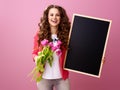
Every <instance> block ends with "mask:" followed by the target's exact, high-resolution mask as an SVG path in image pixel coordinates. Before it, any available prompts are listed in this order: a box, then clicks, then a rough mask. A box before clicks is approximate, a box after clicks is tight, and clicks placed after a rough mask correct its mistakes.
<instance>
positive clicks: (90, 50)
mask: <svg viewBox="0 0 120 90" xmlns="http://www.w3.org/2000/svg"><path fill="white" fill-rule="evenodd" d="M110 26H111V20H106V19H101V18H96V17H91V16H86V15H79V14H74V15H73V18H72V23H71V29H70V34H69V41H68V48H69V49H68V50H67V52H66V57H65V63H64V69H66V70H69V71H73V72H78V73H82V74H86V75H90V76H94V77H100V75H101V70H102V65H103V63H102V62H103V59H104V57H105V49H106V44H107V41H108V34H109V29H110Z"/></svg>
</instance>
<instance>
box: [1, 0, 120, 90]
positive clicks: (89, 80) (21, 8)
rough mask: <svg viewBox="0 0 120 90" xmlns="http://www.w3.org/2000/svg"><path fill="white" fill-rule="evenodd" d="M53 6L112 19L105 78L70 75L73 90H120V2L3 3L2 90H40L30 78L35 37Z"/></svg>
mask: <svg viewBox="0 0 120 90" xmlns="http://www.w3.org/2000/svg"><path fill="white" fill-rule="evenodd" d="M49 4H58V5H61V6H63V7H64V8H65V9H66V11H67V14H68V16H69V18H70V20H71V19H72V15H73V13H78V14H83V15H88V16H94V17H99V18H105V19H110V20H112V26H111V30H110V35H109V39H108V44H107V48H106V55H105V56H106V61H105V64H104V65H103V69H102V73H101V78H100V79H98V78H94V77H91V76H87V75H83V74H78V73H73V72H70V82H71V90H120V70H119V69H120V55H119V54H120V48H119V47H120V40H119V39H120V12H119V11H120V10H119V9H120V8H119V4H120V1H119V0H79V1H78V0H76V1H75V0H71V1H70V0H59V1H58V0H49V1H48V0H0V90H37V88H36V83H35V82H34V81H33V82H31V81H30V80H31V78H30V77H27V75H28V73H29V72H30V71H31V70H32V68H33V67H34V65H35V64H34V62H33V61H32V54H31V53H32V47H33V36H34V34H35V32H36V30H37V28H38V26H37V24H38V22H39V18H40V17H41V14H42V13H43V10H44V9H45V8H46V7H47V6H48V5H49Z"/></svg>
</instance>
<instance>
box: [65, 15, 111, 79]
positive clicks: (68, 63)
mask: <svg viewBox="0 0 120 90" xmlns="http://www.w3.org/2000/svg"><path fill="white" fill-rule="evenodd" d="M76 17H77V19H79V18H80V19H81V20H83V23H84V25H85V22H87V24H86V25H89V24H90V23H93V25H94V23H95V22H97V23H98V24H97V25H98V26H99V24H101V25H103V26H104V23H105V27H107V29H105V30H106V34H105V35H104V38H103V39H104V43H103V45H101V46H102V47H103V50H101V51H102V54H101V55H100V56H101V58H99V63H98V66H97V68H98V67H99V68H98V69H97V70H96V71H97V73H96V71H94V70H91V71H92V73H91V71H90V70H88V72H87V71H86V70H87V69H86V70H84V69H83V70H82V67H84V66H82V65H81V67H80V65H79V64H77V65H79V66H77V65H73V64H74V61H71V57H72V56H73V55H74V54H75V53H72V50H73V48H72V47H71V46H70V45H71V44H74V43H73V41H74V40H72V39H71V38H72V35H73V34H72V33H74V32H73V29H74V28H73V27H74V26H75V20H77V19H76ZM87 19H88V21H87ZM90 20H91V21H90ZM89 21H90V22H89ZM80 22H81V21H80ZM99 22H100V23H99ZM102 23H103V24H102ZM106 23H107V24H106ZM111 23H112V21H111V20H107V19H102V18H97V17H92V16H86V15H80V14H73V18H72V23H71V28H70V33H69V39H68V50H67V52H66V55H65V62H64V69H65V70H69V71H72V72H77V73H81V74H85V75H89V76H93V77H98V78H100V75H101V70H102V66H103V62H104V58H105V50H106V45H107V41H108V37H109V32H110V27H111ZM76 24H78V25H76V26H78V27H79V26H80V25H82V23H76ZM93 25H91V26H89V27H93ZM86 27H87V26H86ZM93 29H94V28H93ZM103 29H104V27H103ZM74 31H75V30H74ZM103 33H104V31H103ZM77 34H78V33H77ZM93 34H94V33H93ZM73 36H74V37H75V35H73ZM83 37H84V36H83ZM78 40H79V39H78ZM76 43H77V42H76ZM81 44H82V43H81ZM83 44H84V43H83ZM83 46H84V45H83ZM98 46H99V45H98ZM74 48H75V46H74ZM97 48H99V47H97ZM71 49H72V50H71ZM76 50H77V49H76ZM78 50H81V49H79V48H78ZM73 51H74V50H73ZM81 51H82V50H81ZM69 52H71V54H70V53H69ZM74 52H75V51H74ZM96 56H97V55H96ZM100 56H99V57H100ZM72 58H76V57H74V56H73V57H72ZM80 59H81V58H79V61H80ZM93 59H94V58H93ZM79 61H78V63H81V62H79ZM94 61H95V60H94ZM83 62H84V61H83ZM86 62H87V61H86ZM88 62H90V61H88ZM95 62H97V61H95ZM84 63H85V62H84ZM93 64H95V63H93ZM84 65H85V64H84ZM91 65H92V64H91ZM88 66H89V65H88ZM76 67H77V68H78V69H76ZM79 67H80V68H81V70H80V69H79ZM94 68H95V66H94V67H93V68H92V67H90V69H94ZM94 72H95V73H94Z"/></svg>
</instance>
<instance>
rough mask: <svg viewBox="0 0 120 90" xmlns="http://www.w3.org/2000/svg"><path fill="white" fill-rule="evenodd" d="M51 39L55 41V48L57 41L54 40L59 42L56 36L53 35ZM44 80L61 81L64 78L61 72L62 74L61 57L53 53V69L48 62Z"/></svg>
mask: <svg viewBox="0 0 120 90" xmlns="http://www.w3.org/2000/svg"><path fill="white" fill-rule="evenodd" d="M51 38H52V39H53V45H54V46H55V45H56V44H57V41H55V40H54V39H56V40H58V38H57V35H56V34H52V36H51ZM42 78H44V79H59V78H62V76H61V72H60V66H59V56H58V55H57V54H56V53H55V52H54V53H53V63H52V67H51V66H50V65H49V63H48V62H47V63H46V65H45V71H44V73H43V76H42Z"/></svg>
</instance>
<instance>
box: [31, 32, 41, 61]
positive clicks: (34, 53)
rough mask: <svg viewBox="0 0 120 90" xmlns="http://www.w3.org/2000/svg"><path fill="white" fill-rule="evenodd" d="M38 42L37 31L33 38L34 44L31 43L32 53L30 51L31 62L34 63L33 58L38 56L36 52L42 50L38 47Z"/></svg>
mask: <svg viewBox="0 0 120 90" xmlns="http://www.w3.org/2000/svg"><path fill="white" fill-rule="evenodd" d="M38 40H39V37H38V31H37V33H36V34H35V36H34V42H33V51H32V57H33V61H35V60H34V57H35V56H37V55H38V52H39V51H41V50H42V47H41V45H38Z"/></svg>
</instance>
